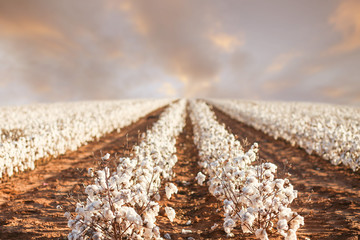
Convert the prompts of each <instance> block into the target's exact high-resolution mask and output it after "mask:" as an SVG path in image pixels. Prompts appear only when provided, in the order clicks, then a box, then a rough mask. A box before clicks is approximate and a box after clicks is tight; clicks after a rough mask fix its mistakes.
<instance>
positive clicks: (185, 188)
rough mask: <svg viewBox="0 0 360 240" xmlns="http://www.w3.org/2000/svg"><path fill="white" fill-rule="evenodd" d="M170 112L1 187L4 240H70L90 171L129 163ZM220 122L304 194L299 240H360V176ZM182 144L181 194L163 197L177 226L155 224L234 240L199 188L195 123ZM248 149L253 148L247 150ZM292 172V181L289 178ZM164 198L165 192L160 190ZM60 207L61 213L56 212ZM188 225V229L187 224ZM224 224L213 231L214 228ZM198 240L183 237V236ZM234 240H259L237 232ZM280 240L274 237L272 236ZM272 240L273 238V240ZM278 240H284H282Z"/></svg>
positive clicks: (298, 204) (173, 232) (177, 232)
mask: <svg viewBox="0 0 360 240" xmlns="http://www.w3.org/2000/svg"><path fill="white" fill-rule="evenodd" d="M163 109H164V108H161V109H159V110H156V111H154V112H152V113H151V114H149V115H147V116H145V117H143V118H141V119H140V120H139V121H138V122H136V123H134V124H132V125H131V126H129V127H125V128H123V129H122V130H121V131H120V133H117V132H113V133H111V134H108V135H106V136H104V137H102V138H101V139H99V140H98V141H94V142H91V143H89V144H88V145H86V146H83V147H80V148H79V149H78V150H77V151H74V152H68V153H66V154H64V155H62V156H60V157H58V158H54V159H52V160H51V161H49V162H46V163H44V164H42V165H39V166H38V167H37V168H36V169H35V170H34V171H29V172H25V173H21V174H19V175H18V176H15V177H13V178H11V179H9V180H7V181H6V182H3V183H0V239H20V238H21V239H24V240H26V239H66V238H67V234H68V233H69V228H68V227H67V220H66V219H65V217H64V216H63V215H64V211H65V210H64V209H67V208H69V209H70V208H71V207H72V205H71V204H70V203H69V202H68V199H69V197H68V195H72V196H73V197H74V198H77V197H78V196H76V194H74V193H78V192H82V191H83V188H84V184H87V183H88V182H90V179H89V177H88V176H87V169H88V168H89V167H94V166H97V165H98V162H99V161H98V159H99V158H100V157H101V156H102V155H104V154H105V153H107V152H109V153H110V154H111V155H112V156H114V155H115V154H117V155H119V156H124V155H125V156H126V155H128V154H129V153H130V151H131V147H132V146H133V145H136V144H137V143H138V141H139V135H140V134H141V133H142V132H145V131H146V129H150V128H151V126H152V124H153V123H154V122H155V121H157V120H158V118H159V115H160V113H161V112H162V111H163ZM214 110H215V113H216V115H217V118H218V120H219V121H220V122H221V123H224V124H226V126H228V129H229V130H230V131H231V132H232V133H234V134H236V135H237V136H239V139H240V140H242V141H244V139H247V141H248V142H250V143H252V142H255V141H256V142H258V143H259V146H260V157H261V158H263V159H265V160H266V161H270V162H273V163H275V164H277V166H278V177H281V178H284V177H287V178H289V179H290V181H291V183H292V184H293V185H294V187H295V189H297V190H298V191H299V197H298V199H300V200H296V201H295V203H294V204H293V206H292V208H293V209H295V210H296V211H298V212H301V215H302V216H304V217H305V226H303V227H302V228H301V229H300V230H299V234H298V237H299V239H307V238H311V239H353V240H355V239H358V236H359V234H360V174H359V173H354V172H352V171H351V170H349V169H346V168H344V167H342V166H333V165H331V164H330V163H329V162H328V161H325V160H323V159H322V158H321V157H319V156H316V155H308V154H307V153H306V152H305V151H304V150H302V149H300V148H298V147H292V146H291V145H290V144H288V143H287V142H285V141H283V140H274V139H273V138H272V137H270V136H268V135H265V134H263V133H262V132H261V131H257V130H255V129H254V128H252V127H249V126H247V125H245V124H243V123H240V122H238V121H236V120H234V119H232V118H230V117H229V116H228V115H226V114H224V113H222V112H221V111H219V110H217V109H214ZM186 121H187V122H186V126H185V129H184V131H183V133H181V134H180V135H179V137H178V139H177V144H176V148H177V157H178V163H177V164H176V166H175V167H174V169H173V170H174V173H175V176H174V177H173V179H172V180H171V182H174V183H175V184H176V185H177V187H178V193H177V194H174V195H173V196H172V198H171V199H170V200H168V199H166V196H164V195H165V194H162V200H161V201H160V205H162V206H169V207H173V208H174V209H175V211H176V218H175V220H174V222H172V223H171V222H170V221H169V219H168V218H167V217H166V214H165V212H164V211H163V210H162V211H161V212H160V215H159V216H158V217H157V222H156V223H157V225H158V226H159V227H160V229H161V234H162V236H164V234H165V233H169V234H170V236H171V238H172V239H191V237H192V238H194V239H228V238H227V237H226V234H225V232H224V231H223V229H222V221H223V210H222V204H221V203H220V202H218V201H217V200H216V199H215V198H214V197H213V196H211V195H210V194H209V193H208V189H207V186H199V185H198V184H197V183H196V181H195V177H196V175H197V173H198V172H199V171H201V168H200V167H199V166H198V164H197V162H198V160H199V158H198V152H197V149H196V147H195V145H194V143H193V130H192V125H191V122H190V119H189V117H187V120H186ZM247 147H250V146H247ZM286 172H290V174H291V175H287V174H286ZM160 190H161V192H164V189H160ZM59 205H60V206H61V207H62V209H59V208H57V206H59ZM189 220H190V221H189ZM215 223H216V224H218V226H217V227H215V228H214V229H213V230H211V227H212V226H213V225H214V224H215ZM183 229H184V230H191V231H192V233H188V234H182V233H181V232H182V230H183ZM234 233H235V235H236V236H237V237H236V238H235V239H255V238H254V237H253V236H250V235H245V234H241V232H240V230H239V229H235V230H234ZM274 237H276V236H274ZM272 239H273V238H272ZM277 239H280V238H278V237H277Z"/></svg>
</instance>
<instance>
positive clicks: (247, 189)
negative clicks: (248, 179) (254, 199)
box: [242, 186, 255, 196]
mask: <svg viewBox="0 0 360 240" xmlns="http://www.w3.org/2000/svg"><path fill="white" fill-rule="evenodd" d="M242 191H243V193H244V194H246V195H249V196H251V195H254V194H255V189H254V188H253V187H252V186H246V187H244V188H243V189H242Z"/></svg>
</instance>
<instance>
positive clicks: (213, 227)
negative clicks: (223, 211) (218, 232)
mask: <svg viewBox="0 0 360 240" xmlns="http://www.w3.org/2000/svg"><path fill="white" fill-rule="evenodd" d="M218 226H219V224H217V223H214V225H212V227H211V228H210V230H211V231H214V230H215V229H216V228H217V227H218Z"/></svg>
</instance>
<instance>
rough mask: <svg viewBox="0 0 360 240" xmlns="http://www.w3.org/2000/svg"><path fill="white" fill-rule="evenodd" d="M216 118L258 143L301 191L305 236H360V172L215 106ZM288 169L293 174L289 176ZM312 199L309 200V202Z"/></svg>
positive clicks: (262, 154) (280, 172)
mask: <svg viewBox="0 0 360 240" xmlns="http://www.w3.org/2000/svg"><path fill="white" fill-rule="evenodd" d="M213 109H214V111H215V113H216V116H217V119H218V121H219V122H220V123H224V124H225V125H226V126H227V128H228V130H229V132H232V133H233V134H235V135H237V136H238V138H239V139H240V140H242V141H243V140H244V139H247V142H249V143H253V142H257V143H259V147H260V158H262V159H264V160H265V161H269V162H273V163H275V164H276V165H277V166H278V177H281V178H283V177H287V178H288V179H289V180H290V182H291V183H292V184H293V185H294V187H295V189H297V190H298V191H299V196H298V199H300V201H299V200H297V201H296V202H295V204H294V206H293V208H294V209H296V211H298V212H302V214H301V215H302V216H304V217H305V226H303V227H302V228H301V229H300V230H299V234H298V236H299V238H300V239H301V238H302V239H304V238H305V237H309V238H311V239H354V240H355V239H356V240H357V239H358V238H359V236H360V174H359V173H358V172H355V173H354V172H352V171H351V170H350V169H347V168H345V167H343V166H334V165H332V164H330V162H328V161H326V160H324V159H322V158H321V157H319V156H316V155H309V154H307V153H306V152H305V150H303V149H301V148H299V147H292V146H291V145H290V144H289V143H288V142H286V141H284V140H275V139H274V138H272V137H270V136H268V135H266V134H264V133H263V132H261V131H257V130H255V129H254V128H252V127H249V126H248V125H246V124H244V123H241V122H238V121H236V120H234V119H232V118H231V117H229V116H228V115H226V114H224V113H223V112H221V111H219V110H218V109H216V108H213ZM286 172H289V173H290V174H291V176H286ZM308 199H310V201H308Z"/></svg>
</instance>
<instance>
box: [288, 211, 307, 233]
mask: <svg viewBox="0 0 360 240" xmlns="http://www.w3.org/2000/svg"><path fill="white" fill-rule="evenodd" d="M303 225H304V217H302V216H300V215H297V216H296V217H295V218H294V219H293V220H292V221H291V222H290V229H292V230H294V231H295V232H296V231H297V230H298V229H299V228H300V226H303Z"/></svg>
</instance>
